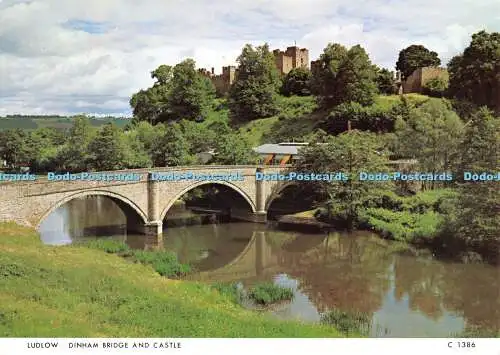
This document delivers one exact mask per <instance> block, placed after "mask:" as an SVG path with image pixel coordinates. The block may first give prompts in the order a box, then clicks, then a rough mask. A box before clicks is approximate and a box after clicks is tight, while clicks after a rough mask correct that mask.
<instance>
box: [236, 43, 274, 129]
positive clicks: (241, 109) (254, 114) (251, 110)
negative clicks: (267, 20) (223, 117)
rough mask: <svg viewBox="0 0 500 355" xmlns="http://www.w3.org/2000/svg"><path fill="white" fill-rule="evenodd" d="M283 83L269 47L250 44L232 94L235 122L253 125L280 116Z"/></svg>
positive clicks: (243, 56)
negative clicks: (262, 119) (259, 120)
mask: <svg viewBox="0 0 500 355" xmlns="http://www.w3.org/2000/svg"><path fill="white" fill-rule="evenodd" d="M280 84H281V80H280V77H279V73H278V70H277V69H276V65H275V62H274V56H273V54H272V53H271V52H270V50H269V46H268V45H267V44H265V45H263V46H259V47H257V48H255V49H254V48H253V47H252V46H251V45H249V44H247V45H246V46H245V47H244V48H243V50H242V52H241V54H240V56H239V57H238V72H237V75H236V80H235V82H234V83H233V85H232V86H231V89H230V91H229V102H228V106H229V109H230V112H231V118H232V119H233V120H234V121H249V120H253V119H256V118H263V117H269V116H272V115H274V114H275V113H277V110H278V108H277V95H278V89H279V87H280Z"/></svg>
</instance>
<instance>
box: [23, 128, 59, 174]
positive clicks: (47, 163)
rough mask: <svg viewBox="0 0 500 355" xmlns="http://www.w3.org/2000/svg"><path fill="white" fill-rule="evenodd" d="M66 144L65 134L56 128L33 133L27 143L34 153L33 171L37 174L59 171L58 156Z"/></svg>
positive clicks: (31, 162)
mask: <svg viewBox="0 0 500 355" xmlns="http://www.w3.org/2000/svg"><path fill="white" fill-rule="evenodd" d="M64 143H65V137H64V134H63V133H62V132H61V131H59V130H57V129H55V128H49V127H41V128H37V129H35V130H33V131H31V132H30V134H29V139H28V141H27V142H26V143H25V144H26V146H27V148H28V149H29V150H30V151H31V152H32V154H31V159H30V166H31V169H32V170H33V171H37V172H42V171H53V170H57V168H58V166H59V164H58V161H57V155H58V153H59V151H60V150H61V147H62V146H63V145H64Z"/></svg>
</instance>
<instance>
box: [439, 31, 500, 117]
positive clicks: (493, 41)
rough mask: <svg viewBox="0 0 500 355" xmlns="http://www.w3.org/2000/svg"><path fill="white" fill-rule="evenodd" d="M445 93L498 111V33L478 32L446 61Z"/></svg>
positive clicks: (499, 98) (499, 75) (499, 86)
mask: <svg viewBox="0 0 500 355" xmlns="http://www.w3.org/2000/svg"><path fill="white" fill-rule="evenodd" d="M448 71H449V74H450V87H449V92H450V94H451V95H452V96H454V97H456V98H457V99H460V100H465V101H470V102H473V103H474V104H476V105H477V106H482V105H485V106H488V107H489V108H490V109H492V110H495V111H497V113H499V112H500V33H499V32H492V33H487V32H485V31H481V32H478V33H475V34H473V35H472V41H471V43H470V44H469V46H468V47H467V48H465V50H464V52H463V54H461V55H458V56H456V57H454V58H452V59H451V60H450V62H449V63H448Z"/></svg>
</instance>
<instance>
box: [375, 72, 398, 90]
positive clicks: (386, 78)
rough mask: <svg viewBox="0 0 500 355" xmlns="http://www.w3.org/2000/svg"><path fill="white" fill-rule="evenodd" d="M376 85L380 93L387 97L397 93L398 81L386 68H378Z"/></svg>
mask: <svg viewBox="0 0 500 355" xmlns="http://www.w3.org/2000/svg"><path fill="white" fill-rule="evenodd" d="M376 73H377V74H376V75H377V76H376V79H375V81H376V83H377V88H378V91H379V92H380V93H381V94H385V95H394V94H395V93H396V90H397V88H396V80H395V79H394V75H393V73H392V72H391V71H389V70H388V69H386V68H378V67H376Z"/></svg>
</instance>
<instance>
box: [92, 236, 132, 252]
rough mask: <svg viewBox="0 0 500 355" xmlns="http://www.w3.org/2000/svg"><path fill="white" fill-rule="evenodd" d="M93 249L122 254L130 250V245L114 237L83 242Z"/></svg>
mask: <svg viewBox="0 0 500 355" xmlns="http://www.w3.org/2000/svg"><path fill="white" fill-rule="evenodd" d="M83 244H84V245H85V246H86V247H88V248H91V249H98V250H102V251H104V252H106V253H109V254H122V253H127V252H130V247H129V246H128V245H127V244H125V243H124V242H120V241H119V240H114V239H95V240H91V241H87V242H84V243H83Z"/></svg>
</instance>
